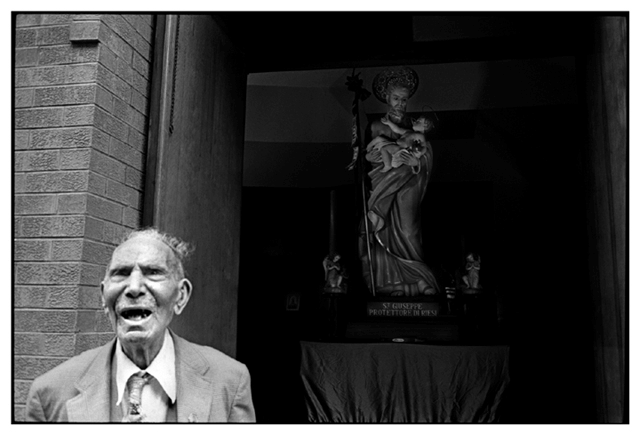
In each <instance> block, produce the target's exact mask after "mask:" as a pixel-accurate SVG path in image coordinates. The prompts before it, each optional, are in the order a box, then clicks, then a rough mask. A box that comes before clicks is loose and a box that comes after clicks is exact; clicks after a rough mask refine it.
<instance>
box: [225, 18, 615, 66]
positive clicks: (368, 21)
mask: <svg viewBox="0 0 640 435" xmlns="http://www.w3.org/2000/svg"><path fill="white" fill-rule="evenodd" d="M608 15H611V14H608ZM594 16H595V14H594V13H588V12H518V13H515V12H492V13H488V12H485V13H469V12H466V13H465V12H460V13H442V12H439V13H410V12H389V11H387V12H222V13H218V14H215V15H214V18H215V19H216V20H218V21H219V22H220V23H221V24H222V25H223V26H224V27H225V28H226V29H227V32H228V33H229V35H230V36H231V37H232V39H233V40H234V41H235V43H237V44H238V46H239V48H240V50H241V51H243V52H244V53H245V58H246V61H247V72H248V73H255V72H267V71H296V70H313V69H324V68H353V67H359V68H365V67H375V66H381V65H415V64H432V63H450V62H474V61H485V60H505V59H531V58H537V57H545V58H548V57H559V56H573V55H576V54H580V53H581V52H582V51H583V47H584V43H585V39H587V37H588V34H589V33H588V29H589V22H590V20H591V18H592V17H594Z"/></svg>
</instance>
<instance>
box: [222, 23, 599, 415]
mask: <svg viewBox="0 0 640 435" xmlns="http://www.w3.org/2000/svg"><path fill="white" fill-rule="evenodd" d="M428 16H429V15H427V14H415V13H388V12H385V13H382V12H371V13H366V14H363V13H281V14H280V13H278V14H276V13H274V14H268V13H267V14H265V13H260V14H254V13H233V14H220V16H219V17H218V19H220V20H222V22H223V24H224V25H225V26H227V28H228V30H229V32H230V33H231V34H233V35H234V39H235V40H236V41H238V43H239V44H240V45H241V47H242V50H244V52H245V54H246V61H247V68H248V72H249V73H251V72H264V71H292V70H305V69H323V68H362V67H367V66H380V65H400V64H403V65H412V64H428V63H452V62H468V61H482V60H500V59H518V58H524V59H529V58H538V57H542V58H546V57H555V56H574V57H575V61H576V80H577V83H576V86H577V89H583V87H581V80H583V79H584V71H583V68H584V67H583V55H584V54H585V52H584V50H585V48H584V41H586V40H587V39H588V38H589V35H590V33H589V26H590V14H588V13H581V14H576V13H567V14H563V13H555V14H546V13H526V14H517V13H513V14H512V13H502V14H490V15H487V14H484V15H483V14H476V15H470V14H461V15H458V16H457V17H458V18H461V17H462V18H464V20H465V22H466V23H467V24H468V25H467V33H468V35H467V36H465V35H464V34H456V35H449V36H447V37H444V38H442V39H438V32H439V28H438V27H437V26H435V27H434V28H430V29H426V30H425V29H422V30H419V29H420V28H421V27H420V26H419V25H417V24H416V23H420V20H421V19H422V18H424V17H428ZM455 16H456V14H449V15H447V16H442V19H441V20H440V21H438V24H439V25H440V26H441V30H442V32H443V34H446V33H447V32H449V33H450V28H449V27H447V20H448V19H451V18H452V17H455ZM487 23H488V24H489V25H490V27H489V28H486V27H483V26H486V25H487ZM246 29H251V32H246V31H245V30H246ZM380 29H385V30H383V31H381V30H380ZM541 29H544V31H541ZM421 32H422V33H421ZM256 34H259V35H261V37H260V38H256V37H255V35H256ZM274 47H275V48H274ZM397 47H401V49H398V48H397ZM584 99H585V97H584V95H582V94H580V93H578V99H577V101H576V102H575V104H571V105H559V106H558V105H538V106H536V107H521V108H515V109H508V110H507V109H486V110H472V111H457V112H456V111H452V112H443V113H440V114H439V116H440V117H441V118H442V119H443V120H444V121H443V125H445V126H446V125H449V126H451V125H458V126H459V128H443V129H442V130H440V132H439V133H438V134H439V136H436V137H434V138H433V140H432V144H433V149H434V160H435V161H437V162H438V163H437V166H436V168H435V169H434V173H433V176H432V179H431V181H430V184H429V187H428V189H427V193H426V196H425V199H424V201H423V206H422V207H423V228H424V230H423V238H424V242H423V244H424V246H425V255H426V257H427V258H426V259H425V260H426V262H427V263H428V264H430V265H431V266H432V268H433V269H434V270H435V271H436V272H437V274H438V277H439V279H441V280H442V282H443V283H445V282H446V281H447V279H449V275H450V274H451V272H452V271H453V270H455V268H457V267H459V266H460V262H461V260H462V258H463V255H464V253H465V252H468V251H470V250H471V251H477V252H481V253H482V260H483V263H482V264H483V275H482V276H483V278H482V279H483V283H484V285H485V286H486V287H488V288H491V290H492V291H493V292H495V294H496V295H497V296H498V297H497V307H496V315H497V320H498V322H499V334H498V335H497V336H494V337H492V339H493V340H495V341H497V342H500V343H501V344H508V345H509V346H510V348H511V360H510V361H511V388H510V390H509V395H510V396H509V400H506V401H505V406H504V408H503V409H502V421H503V422H506V423H590V422H593V419H594V409H595V399H594V394H595V393H594V376H595V375H594V369H593V367H592V357H591V352H592V349H591V346H592V334H593V332H592V325H591V324H590V320H589V319H590V317H589V315H588V313H589V310H590V304H591V301H590V299H589V297H588V291H587V287H588V281H587V279H588V270H587V264H588V262H587V258H586V256H587V254H586V252H587V249H586V248H587V246H586V243H587V242H586V240H587V220H586V206H585V201H586V197H587V195H588V194H589V193H588V192H587V191H585V187H584V186H585V177H586V176H587V174H586V170H585V167H584V159H585V155H584V154H585V150H584V146H583V143H584V141H585V137H586V131H587V125H586V114H585V112H586V106H585V102H584ZM465 137H469V140H468V141H465ZM471 138H473V139H475V141H474V140H471ZM478 140H479V141H481V142H483V143H490V144H491V146H490V149H489V148H487V147H484V148H483V147H478V146H477V141H478ZM487 156H493V157H492V158H489V157H487ZM496 156H497V157H496ZM496 161H501V162H506V163H504V164H503V165H497V164H496V163H495V162H496ZM357 188H358V185H357V183H356V180H355V178H354V183H353V184H347V185H342V186H334V187H331V188H317V189H302V188H295V187H291V188H273V187H245V188H244V189H243V199H242V226H241V228H242V236H241V258H240V284H239V286H240V293H239V313H238V325H239V330H238V347H237V357H238V359H240V360H241V361H243V362H245V363H246V364H247V365H248V366H249V369H250V371H251V373H252V384H253V392H254V393H253V394H254V402H255V405H256V409H257V410H259V415H258V418H259V419H260V421H261V422H263V423H300V422H305V421H306V416H305V404H304V399H303V393H302V387H301V385H300V382H299V345H298V343H299V340H301V339H302V340H321V339H323V334H322V322H321V319H320V317H319V315H320V314H319V306H320V305H319V293H320V288H321V286H322V285H323V270H322V258H323V257H324V255H326V253H327V252H326V251H327V249H328V242H327V240H328V237H329V218H328V216H329V197H330V191H331V190H332V189H335V190H336V191H337V198H338V201H337V214H338V216H337V222H338V224H337V229H336V231H337V249H338V251H339V252H341V253H343V257H344V259H345V264H346V267H347V269H348V270H349V272H350V279H349V296H348V307H349V309H348V313H349V314H348V315H347V317H348V318H347V319H346V321H349V320H353V319H357V318H358V317H359V316H361V315H362V313H361V308H360V305H359V304H360V303H361V301H362V298H363V297H364V296H363V295H364V294H365V292H366V291H365V290H364V287H363V284H362V281H361V278H360V274H361V271H360V265H359V261H358V258H357V252H356V231H357V224H358V220H359V208H358V205H357V201H356V198H357V194H356V189H357ZM291 292H299V293H300V294H301V295H302V296H301V305H300V310H299V311H286V310H285V309H284V308H285V300H286V295H287V294H289V293H291ZM274 391H276V392H277V394H278V397H287V398H288V400H287V404H286V407H284V409H283V404H282V403H281V401H279V400H273V396H272V395H273V394H274Z"/></svg>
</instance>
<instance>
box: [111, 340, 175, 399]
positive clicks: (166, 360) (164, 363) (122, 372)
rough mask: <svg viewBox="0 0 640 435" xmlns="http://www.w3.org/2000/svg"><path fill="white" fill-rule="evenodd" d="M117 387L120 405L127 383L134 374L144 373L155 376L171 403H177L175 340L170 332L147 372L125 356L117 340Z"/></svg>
mask: <svg viewBox="0 0 640 435" xmlns="http://www.w3.org/2000/svg"><path fill="white" fill-rule="evenodd" d="M115 356H116V387H117V389H118V401H117V402H116V405H120V402H121V401H122V398H123V397H124V390H125V388H126V386H127V381H128V380H129V378H130V377H131V375H133V374H134V373H137V372H139V371H142V372H143V373H149V374H150V375H151V376H153V377H154V378H155V379H156V380H157V381H158V383H160V386H161V387H162V389H163V390H164V392H165V393H166V394H167V396H169V399H170V400H171V403H175V401H176V352H175V347H174V345H173V338H172V337H171V334H169V331H168V330H165V333H164V342H163V343H162V348H161V349H160V352H159V353H158V355H156V357H155V358H154V360H153V361H151V364H150V365H149V367H147V369H146V370H141V369H140V368H139V367H138V366H137V365H135V363H134V362H133V361H131V360H130V359H129V357H128V356H127V355H125V353H124V351H123V350H122V346H121V345H120V340H119V339H116V355H115Z"/></svg>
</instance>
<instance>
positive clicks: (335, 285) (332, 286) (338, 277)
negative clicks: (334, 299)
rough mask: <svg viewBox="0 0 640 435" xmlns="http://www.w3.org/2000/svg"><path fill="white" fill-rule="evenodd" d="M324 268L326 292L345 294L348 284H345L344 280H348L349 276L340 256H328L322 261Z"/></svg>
mask: <svg viewBox="0 0 640 435" xmlns="http://www.w3.org/2000/svg"><path fill="white" fill-rule="evenodd" d="M322 267H324V280H325V285H324V291H325V292H328V293H345V292H346V283H343V280H345V279H346V278H347V274H346V271H345V270H344V268H343V267H342V266H341V265H340V255H339V254H334V255H331V254H329V255H327V256H326V257H325V258H324V260H323V261H322Z"/></svg>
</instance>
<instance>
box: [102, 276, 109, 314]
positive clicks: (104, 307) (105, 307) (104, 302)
mask: <svg viewBox="0 0 640 435" xmlns="http://www.w3.org/2000/svg"><path fill="white" fill-rule="evenodd" d="M100 300H101V301H102V309H103V311H104V313H105V314H106V315H107V316H108V315H109V308H107V301H105V300H104V281H102V282H100Z"/></svg>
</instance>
